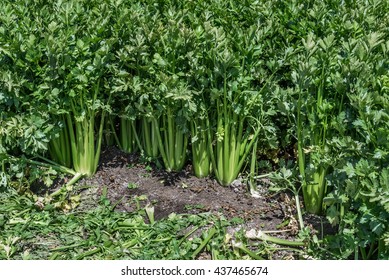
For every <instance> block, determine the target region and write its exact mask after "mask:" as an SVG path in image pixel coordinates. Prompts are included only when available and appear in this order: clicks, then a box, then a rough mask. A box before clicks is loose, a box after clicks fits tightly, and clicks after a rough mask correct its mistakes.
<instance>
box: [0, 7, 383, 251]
mask: <svg viewBox="0 0 389 280" xmlns="http://www.w3.org/2000/svg"><path fill="white" fill-rule="evenodd" d="M388 11H389V4H388V2H387V1H380V0H377V1H320V2H318V1H297V0H295V1H287V2H285V1H276V0H273V1H258V0H256V1H254V0H245V1H221V0H220V1H219V0H200V1H189V0H187V1H174V0H170V1H168V0H166V1H162V0H160V1H147V0H144V1H130V0H116V1H115V0H91V1H86V0H85V1H73V0H68V1H63V0H58V1H52V2H50V3H46V1H43V0H42V1H30V0H23V1H22V0H18V1H3V2H2V3H1V4H0V123H1V127H0V163H1V167H2V170H1V171H2V172H1V181H0V182H1V184H2V185H4V186H6V185H7V184H8V183H9V182H10V180H11V181H12V180H19V181H20V180H22V179H21V178H26V177H28V176H30V178H32V179H35V178H38V177H39V176H40V175H39V172H38V171H34V169H31V167H30V165H31V164H33V165H34V164H35V165H36V164H38V165H39V164H40V166H45V167H47V166H49V165H48V164H50V166H52V168H54V170H57V171H58V170H59V171H63V172H68V173H71V174H73V175H75V179H77V178H79V177H80V176H91V175H93V174H94V173H95V172H96V169H97V166H98V162H99V156H100V150H101V146H102V145H103V144H106V145H109V144H116V145H118V146H119V147H120V148H121V149H122V150H124V151H127V152H134V151H139V152H141V153H143V154H144V155H145V156H147V157H150V158H153V159H161V160H162V162H163V165H164V167H165V168H166V169H167V170H169V171H179V170H181V169H182V168H183V166H184V165H185V164H186V162H187V161H188V155H190V157H191V158H190V161H191V163H192V165H193V170H194V173H195V175H196V176H198V177H203V176H209V175H212V176H215V177H216V179H217V180H218V182H219V183H220V184H222V185H225V186H227V185H229V184H231V182H232V181H233V180H235V179H236V177H237V176H238V175H239V173H240V172H242V171H243V170H244V167H245V166H246V165H247V166H250V170H248V172H250V173H251V176H252V178H254V177H255V175H254V174H255V173H256V172H257V170H258V168H259V166H258V163H259V161H258V159H259V158H262V159H263V158H267V159H271V158H270V155H271V154H272V153H277V152H279V151H282V150H286V149H289V150H291V149H292V148H291V147H294V148H295V149H294V150H295V154H294V155H292V157H293V160H291V161H290V162H286V163H284V165H285V166H284V168H283V169H282V170H283V172H281V173H282V174H281V175H279V178H278V180H279V185H280V186H283V187H286V188H289V189H291V190H292V191H294V192H295V193H296V194H298V193H299V191H300V190H302V194H303V198H304V206H305V209H306V210H307V211H308V212H311V213H315V214H320V213H324V212H325V213H326V214H327V217H328V218H329V220H330V221H331V222H332V223H333V224H340V225H341V226H340V231H341V232H342V234H343V235H342V236H343V237H344V238H345V239H344V240H342V242H346V243H347V244H349V246H348V247H347V246H346V247H347V248H351V247H352V248H353V249H350V250H351V251H353V252H354V251H356V252H357V254H361V255H362V256H363V257H365V258H369V257H371V256H372V255H377V254H378V255H379V254H381V256H382V254H385V252H386V253H387V249H384V248H385V247H386V246H388V243H389V241H388V240H389V229H388V223H387V221H388V219H389V168H388V163H389V160H388V159H389V144H388V143H389V95H388V93H389V55H388V51H389V30H388V27H387V26H389V22H388V21H389V19H388V17H387V16H386V15H387V12H388ZM272 159H273V160H274V157H273V158H272ZM54 170H51V173H55V171H54ZM7 182H8V183H7ZM49 182H50V180H49ZM254 185H255V183H253V184H252V190H251V191H252V192H255V186H254ZM297 197H298V195H297ZM355 224H360V225H362V226H361V227H360V228H356V227H355ZM350 232H352V234H351V233H350ZM355 232H357V233H355ZM345 236H346V237H347V238H346V237H345ZM356 240H357V241H356ZM355 242H356V243H355ZM350 244H358V245H357V246H356V247H355V246H354V247H353V246H352V245H350ZM350 250H349V251H347V253H345V254H350ZM385 250H386V251H385Z"/></svg>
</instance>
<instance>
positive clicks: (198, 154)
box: [191, 119, 211, 178]
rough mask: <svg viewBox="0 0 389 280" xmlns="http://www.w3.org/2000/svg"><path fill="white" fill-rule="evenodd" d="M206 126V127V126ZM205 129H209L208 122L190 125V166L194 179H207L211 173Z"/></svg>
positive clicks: (197, 122) (193, 122) (203, 121)
mask: <svg viewBox="0 0 389 280" xmlns="http://www.w3.org/2000/svg"><path fill="white" fill-rule="evenodd" d="M207 124H208V125H207ZM207 128H208V129H209V122H208V120H200V119H199V120H194V121H192V123H191V134H192V166H193V171H194V174H195V176H196V177H198V178H203V177H207V176H209V175H210V173H211V156H210V154H209V150H208V146H209V145H210V143H209V142H210V141H209V139H208V133H207Z"/></svg>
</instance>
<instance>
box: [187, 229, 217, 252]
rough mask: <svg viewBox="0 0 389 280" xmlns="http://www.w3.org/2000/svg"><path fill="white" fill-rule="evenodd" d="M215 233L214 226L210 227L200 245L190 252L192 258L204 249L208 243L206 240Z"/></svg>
mask: <svg viewBox="0 0 389 280" xmlns="http://www.w3.org/2000/svg"><path fill="white" fill-rule="evenodd" d="M215 233H216V228H214V227H212V228H211V229H210V230H209V231H208V235H207V237H206V238H205V239H204V240H203V242H201V244H200V246H199V247H198V248H197V249H196V251H194V252H193V254H192V259H194V258H196V256H197V255H198V254H199V253H200V252H201V251H202V250H203V249H204V247H205V246H206V245H207V244H208V242H209V241H210V240H211V239H212V237H213V236H214V235H215Z"/></svg>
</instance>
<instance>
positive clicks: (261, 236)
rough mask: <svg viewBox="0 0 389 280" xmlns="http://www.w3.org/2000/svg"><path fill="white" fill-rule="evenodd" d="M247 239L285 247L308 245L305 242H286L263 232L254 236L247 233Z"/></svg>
mask: <svg viewBox="0 0 389 280" xmlns="http://www.w3.org/2000/svg"><path fill="white" fill-rule="evenodd" d="M246 237H247V238H249V239H259V240H262V241H265V242H272V243H275V244H278V245H284V246H297V247H299V246H306V245H307V244H306V243H305V242H303V241H291V240H285V239H282V238H278V237H273V236H270V235H267V234H266V233H264V232H263V231H258V233H256V234H253V233H252V232H247V233H246Z"/></svg>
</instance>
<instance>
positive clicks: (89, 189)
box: [78, 147, 329, 238]
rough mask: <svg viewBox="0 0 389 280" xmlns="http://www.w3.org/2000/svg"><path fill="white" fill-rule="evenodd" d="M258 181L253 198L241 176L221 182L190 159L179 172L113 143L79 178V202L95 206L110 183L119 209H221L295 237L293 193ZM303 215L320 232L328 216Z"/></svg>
mask: <svg viewBox="0 0 389 280" xmlns="http://www.w3.org/2000/svg"><path fill="white" fill-rule="evenodd" d="M259 184H260V185H261V186H260V187H259V191H260V198H253V197H252V196H251V195H250V192H249V191H248V188H247V186H246V184H245V183H244V180H243V179H238V180H236V181H235V182H234V183H233V184H232V186H230V187H222V186H221V185H219V184H218V183H217V182H216V180H215V179H213V178H202V179H200V178H197V177H195V176H194V175H193V174H192V172H191V166H190V165H188V166H187V167H186V169H185V170H183V171H181V172H178V173H177V172H170V173H169V172H166V171H164V170H163V169H159V168H157V167H156V166H155V165H154V164H151V163H141V160H140V158H139V156H138V155H136V154H126V153H123V152H121V151H120V150H118V149H117V148H115V147H110V148H107V149H105V150H104V151H103V152H102V155H101V159H100V166H99V169H98V171H97V173H96V174H95V176H93V177H92V178H89V179H83V180H81V181H80V182H79V183H78V186H79V187H80V188H81V189H85V190H84V191H83V196H82V197H83V203H82V205H80V206H81V207H92V206H93V204H95V203H97V200H98V199H99V197H100V196H101V193H102V191H103V189H104V188H106V189H107V196H108V198H109V200H110V201H111V203H112V204H113V205H116V207H115V209H116V210H117V211H128V212H131V211H134V210H136V209H138V208H139V207H144V206H145V205H146V204H150V205H153V206H154V209H155V210H154V213H155V214H154V215H155V219H156V220H158V219H162V218H164V217H167V216H168V215H169V214H171V213H193V214H196V213H202V212H211V213H219V214H222V215H223V216H224V217H226V218H227V219H232V218H239V219H241V220H243V221H244V226H245V227H246V228H247V229H257V230H259V229H260V230H267V231H278V232H279V233H280V234H282V235H283V237H285V238H293V237H294V235H295V234H296V233H297V231H298V226H297V221H296V206H295V202H294V200H293V199H292V196H291V195H290V194H287V193H281V194H277V195H276V194H274V193H271V192H269V190H268V187H269V181H267V180H263V181H260V182H259ZM304 218H305V220H306V223H307V224H308V225H310V226H311V227H312V229H313V231H316V232H317V233H319V235H318V236H320V235H321V233H320V230H321V228H322V225H323V221H324V219H322V218H321V217H317V216H313V215H307V216H306V217H304ZM325 229H326V230H328V229H329V228H328V226H325Z"/></svg>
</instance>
